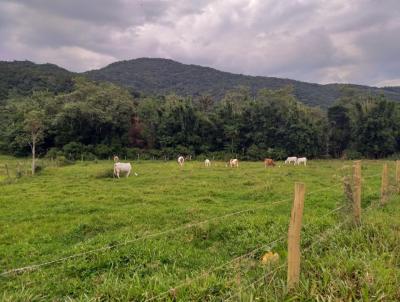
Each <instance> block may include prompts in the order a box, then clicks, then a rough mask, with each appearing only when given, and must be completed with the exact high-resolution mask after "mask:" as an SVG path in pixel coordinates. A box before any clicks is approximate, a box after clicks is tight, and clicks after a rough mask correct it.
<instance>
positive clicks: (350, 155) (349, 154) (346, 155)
mask: <svg viewBox="0 0 400 302" xmlns="http://www.w3.org/2000/svg"><path fill="white" fill-rule="evenodd" d="M361 158H362V154H361V153H360V152H358V151H356V150H354V149H346V150H345V151H344V152H343V159H350V160H353V159H361Z"/></svg>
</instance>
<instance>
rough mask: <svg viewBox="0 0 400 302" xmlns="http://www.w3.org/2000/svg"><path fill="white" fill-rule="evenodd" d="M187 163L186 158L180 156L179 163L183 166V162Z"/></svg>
mask: <svg viewBox="0 0 400 302" xmlns="http://www.w3.org/2000/svg"><path fill="white" fill-rule="evenodd" d="M184 163H185V158H184V157H183V156H179V157H178V164H179V165H180V166H181V167H183V164H184Z"/></svg>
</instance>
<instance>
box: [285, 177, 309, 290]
mask: <svg viewBox="0 0 400 302" xmlns="http://www.w3.org/2000/svg"><path fill="white" fill-rule="evenodd" d="M304 193H305V185H304V184H303V183H300V182H296V183H295V186H294V199H293V205H292V212H291V216H290V224H289V231H288V272H287V286H288V288H289V289H291V288H293V287H296V286H297V285H298V284H299V280H300V231H301V221H302V219H303V209H304Z"/></svg>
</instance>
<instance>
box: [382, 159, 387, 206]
mask: <svg viewBox="0 0 400 302" xmlns="http://www.w3.org/2000/svg"><path fill="white" fill-rule="evenodd" d="M388 186H389V178H388V165H387V164H383V170H382V181H381V205H384V204H385V203H386V202H387V198H388Z"/></svg>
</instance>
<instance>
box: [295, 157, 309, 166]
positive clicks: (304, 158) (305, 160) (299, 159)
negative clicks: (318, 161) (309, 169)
mask: <svg viewBox="0 0 400 302" xmlns="http://www.w3.org/2000/svg"><path fill="white" fill-rule="evenodd" d="M301 163H302V164H303V165H305V166H307V157H299V158H298V159H297V160H296V165H300V164H301Z"/></svg>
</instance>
